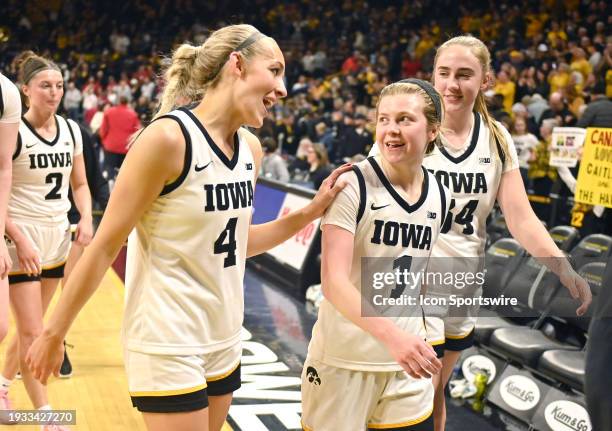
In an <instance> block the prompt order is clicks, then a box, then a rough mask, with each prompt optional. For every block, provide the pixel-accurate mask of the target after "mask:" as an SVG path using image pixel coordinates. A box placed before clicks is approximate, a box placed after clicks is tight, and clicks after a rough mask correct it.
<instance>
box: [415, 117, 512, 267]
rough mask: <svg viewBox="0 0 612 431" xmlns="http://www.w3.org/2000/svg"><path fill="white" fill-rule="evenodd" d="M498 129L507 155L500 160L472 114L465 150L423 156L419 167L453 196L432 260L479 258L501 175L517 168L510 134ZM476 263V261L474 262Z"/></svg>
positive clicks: (442, 150) (443, 150)
mask: <svg viewBox="0 0 612 431" xmlns="http://www.w3.org/2000/svg"><path fill="white" fill-rule="evenodd" d="M498 126H499V127H500V129H501V130H502V132H503V134H504V136H505V140H506V145H507V147H508V150H509V154H508V155H507V156H506V157H504V161H503V166H502V161H501V160H500V157H499V155H498V149H497V148H496V144H492V143H491V142H490V134H489V129H488V128H487V127H486V124H485V123H484V122H483V121H482V119H481V116H480V114H478V113H474V126H473V128H472V131H471V133H470V136H468V139H469V145H468V146H467V148H465V149H461V150H459V151H453V150H451V149H449V148H446V147H445V148H439V147H437V146H436V147H435V149H434V150H433V152H432V153H431V154H429V155H427V156H425V158H424V160H423V166H425V167H426V168H427V170H429V171H430V172H431V173H433V174H434V175H435V176H436V177H437V178H438V179H439V180H440V181H441V182H442V183H443V184H444V185H445V186H446V187H448V188H449V189H450V191H451V193H452V195H453V199H452V200H451V204H450V209H449V211H450V214H449V216H448V217H447V218H446V222H445V225H444V226H443V227H442V233H443V234H444V235H441V236H440V239H439V241H438V242H437V243H436V246H435V247H434V249H433V251H432V257H482V256H484V247H485V241H486V222H487V217H488V216H489V214H490V213H491V210H492V209H493V205H494V204H495V200H496V199H497V190H498V188H499V183H500V180H501V176H502V173H504V172H508V171H510V170H512V169H517V168H518V159H517V155H516V149H515V148H514V143H513V141H512V138H511V137H510V134H509V133H508V132H507V131H506V129H505V128H504V127H503V126H502V125H501V124H499V123H498ZM474 262H476V260H474Z"/></svg>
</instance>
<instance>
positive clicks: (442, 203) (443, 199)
mask: <svg viewBox="0 0 612 431" xmlns="http://www.w3.org/2000/svg"><path fill="white" fill-rule="evenodd" d="M432 176H433V177H434V178H435V180H436V183H438V190H440V211H441V212H442V214H440V229H442V227H443V226H444V221H445V220H446V215H447V214H446V193H444V186H443V185H442V182H441V181H440V179H439V178H438V177H436V176H435V175H432Z"/></svg>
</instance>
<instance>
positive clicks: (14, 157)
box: [13, 132, 23, 160]
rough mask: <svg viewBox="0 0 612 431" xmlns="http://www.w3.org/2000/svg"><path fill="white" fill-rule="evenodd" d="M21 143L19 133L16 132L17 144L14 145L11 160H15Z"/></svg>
mask: <svg viewBox="0 0 612 431" xmlns="http://www.w3.org/2000/svg"><path fill="white" fill-rule="evenodd" d="M22 145H23V143H22V141H21V133H19V132H17V145H16V146H15V152H14V153H13V160H15V159H16V158H17V157H19V154H21V146H22Z"/></svg>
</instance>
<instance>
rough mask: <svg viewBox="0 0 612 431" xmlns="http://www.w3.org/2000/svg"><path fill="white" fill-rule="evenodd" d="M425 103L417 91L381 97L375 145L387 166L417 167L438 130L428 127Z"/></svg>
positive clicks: (377, 115)
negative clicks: (409, 164) (412, 164)
mask: <svg viewBox="0 0 612 431" xmlns="http://www.w3.org/2000/svg"><path fill="white" fill-rule="evenodd" d="M424 108H425V101H424V99H423V96H422V95H420V94H419V93H417V92H412V93H408V94H396V95H388V96H383V97H382V98H381V99H380V102H379V105H378V109H377V114H376V142H377V143H378V146H379V150H380V152H381V154H382V157H383V158H384V159H385V160H386V161H387V162H389V163H391V164H395V163H402V162H406V161H416V162H418V163H419V164H420V163H421V161H422V159H423V155H424V154H425V148H426V147H427V144H428V143H429V142H431V141H433V140H434V139H435V137H436V135H437V130H436V128H434V127H431V126H430V125H428V122H427V118H426V117H425V113H424Z"/></svg>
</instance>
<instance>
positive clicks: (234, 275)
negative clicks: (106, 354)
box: [28, 25, 349, 431]
mask: <svg viewBox="0 0 612 431" xmlns="http://www.w3.org/2000/svg"><path fill="white" fill-rule="evenodd" d="M284 68H285V62H284V58H283V54H282V52H281V51H280V49H279V48H278V46H277V44H276V42H275V41H274V40H273V39H272V38H270V37H266V36H265V35H263V34H262V33H260V32H259V31H258V30H257V29H256V28H254V27H252V26H250V25H232V26H227V27H224V28H222V29H220V30H217V31H216V32H214V33H212V34H211V35H210V37H209V38H208V39H207V40H206V42H204V44H203V45H202V46H199V47H196V46H191V45H189V44H184V45H182V46H180V47H179V48H178V49H177V50H176V51H175V52H174V55H173V57H172V64H171V65H170V67H169V69H168V70H167V71H166V80H167V85H166V87H165V90H164V93H163V96H162V99H161V106H160V109H159V111H158V112H157V114H156V115H155V120H154V121H153V122H152V123H151V125H149V126H148V127H147V128H145V129H144V131H143V132H142V133H141V134H140V135H139V136H138V137H137V138H136V141H135V142H134V144H133V145H132V148H131V150H130V152H129V153H128V155H127V157H126V159H125V162H124V164H123V166H122V168H121V171H120V173H119V176H118V177H117V182H116V185H115V188H114V190H113V193H112V195H111V198H110V201H109V203H108V207H107V209H106V212H105V214H104V218H103V219H102V222H101V224H100V227H99V229H98V231H97V233H96V237H95V239H94V241H93V242H92V244H91V245H90V246H89V247H88V249H87V250H86V251H85V253H84V255H83V257H82V258H81V260H80V261H79V262H78V264H77V266H76V267H75V268H74V270H73V272H72V274H71V276H70V279H69V280H68V283H67V284H66V287H65V288H64V292H63V294H62V297H61V299H60V302H59V304H58V306H57V308H56V310H55V313H54V314H53V316H52V317H51V319H50V320H49V323H48V325H47V326H46V328H45V330H44V332H43V334H42V336H41V337H39V338H38V339H37V341H36V342H35V344H34V345H33V346H32V348H31V349H30V352H29V356H28V363H29V365H30V367H31V369H32V371H33V373H34V375H35V376H36V377H37V378H39V379H40V380H41V381H43V382H45V381H46V380H47V378H48V376H49V374H50V373H51V372H57V370H58V369H59V366H60V363H61V360H62V345H61V340H62V339H63V337H64V334H65V333H66V332H67V331H68V328H69V327H70V324H71V323H72V321H73V320H74V319H75V317H76V315H77V313H78V311H79V310H80V309H81V308H82V307H83V305H84V304H85V302H86V301H87V300H88V299H89V297H90V296H91V295H92V294H93V293H94V292H95V290H96V288H97V286H98V285H99V283H100V281H101V279H102V277H103V276H104V273H105V272H106V270H107V268H108V267H109V265H110V264H111V263H112V261H113V260H114V259H115V257H116V256H117V253H118V252H119V250H120V248H121V246H122V244H123V243H124V241H125V239H126V238H127V236H128V234H130V232H132V233H131V235H130V238H129V241H128V258H127V275H126V296H127V298H126V305H125V314H124V324H123V343H124V357H125V364H126V371H127V377H128V385H129V390H130V395H131V396H132V403H133V405H134V406H135V407H137V408H138V410H140V411H141V412H142V413H143V417H144V420H145V423H146V425H147V428H148V429H149V430H179V429H180V430H203V431H206V430H219V429H221V427H222V425H223V423H224V420H225V417H226V415H227V412H228V409H229V405H230V403H231V399H232V392H233V391H234V390H236V389H237V388H238V387H240V356H241V353H242V349H241V345H240V331H241V327H242V321H243V316H244V305H243V276H244V270H245V260H246V258H247V257H248V256H253V255H256V254H259V253H262V252H263V251H265V250H268V249H270V248H272V247H274V246H275V245H277V244H279V243H281V242H282V241H285V240H287V239H288V238H290V237H291V236H293V235H294V234H295V233H296V232H298V231H299V230H300V229H301V228H303V227H304V226H305V225H307V224H308V223H310V222H311V221H313V220H315V219H316V218H318V217H320V216H321V215H322V214H323V212H324V210H325V208H326V207H327V206H328V205H329V204H330V203H331V201H332V200H333V198H334V196H335V195H336V194H337V193H338V192H339V191H340V190H341V188H342V187H341V185H340V183H338V184H336V182H335V180H336V179H337V177H338V176H339V175H340V174H341V173H342V172H344V171H346V170H347V169H349V168H348V167H343V168H340V169H338V170H336V171H335V172H334V173H332V174H331V175H330V177H329V178H328V179H327V180H326V181H325V182H324V183H323V185H322V187H321V189H320V190H319V193H318V194H317V195H316V196H315V198H314V199H313V201H312V202H311V203H310V204H309V205H308V206H306V207H305V208H303V209H302V210H299V211H295V212H293V213H291V214H288V215H287V216H285V217H283V218H281V219H279V220H276V221H273V222H270V223H266V224H262V225H257V226H253V225H251V213H252V203H253V202H252V201H253V195H254V194H253V190H254V187H255V182H256V180H257V173H258V172H259V166H260V164H261V160H262V149H261V146H260V143H259V141H258V139H257V138H256V137H255V136H254V135H253V134H251V133H250V132H249V131H247V130H246V129H244V128H243V127H242V126H243V125H248V126H251V127H260V126H261V125H262V123H263V120H264V118H265V117H266V115H267V114H268V111H269V110H270V109H271V108H272V106H273V105H274V104H275V103H276V101H277V100H278V99H280V98H282V97H285V96H286V94H287V92H286V89H285V85H284V83H283V75H284ZM191 102H198V104H197V106H196V107H195V108H193V109H192V110H189V109H187V108H178V109H177V106H180V105H182V104H184V103H191Z"/></svg>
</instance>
